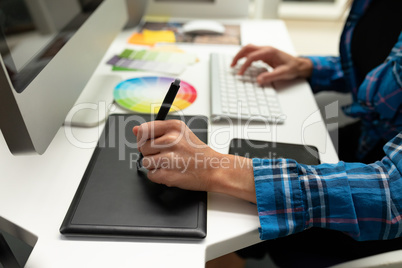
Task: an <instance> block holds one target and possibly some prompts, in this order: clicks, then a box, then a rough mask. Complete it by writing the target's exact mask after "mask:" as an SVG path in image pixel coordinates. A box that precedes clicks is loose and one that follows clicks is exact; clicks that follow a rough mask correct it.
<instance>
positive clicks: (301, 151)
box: [229, 139, 320, 165]
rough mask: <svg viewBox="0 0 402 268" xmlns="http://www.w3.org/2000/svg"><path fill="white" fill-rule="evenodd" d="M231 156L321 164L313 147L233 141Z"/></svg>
mask: <svg viewBox="0 0 402 268" xmlns="http://www.w3.org/2000/svg"><path fill="white" fill-rule="evenodd" d="M229 154H234V155H239V156H244V157H247V158H270V159H278V158H291V159H294V160H296V161H297V162H299V163H301V164H306V165H319V164H320V158H319V154H318V150H317V148H316V147H314V146H311V145H301V144H290V143H280V142H269V141H259V140H247V139H233V140H231V142H230V148H229Z"/></svg>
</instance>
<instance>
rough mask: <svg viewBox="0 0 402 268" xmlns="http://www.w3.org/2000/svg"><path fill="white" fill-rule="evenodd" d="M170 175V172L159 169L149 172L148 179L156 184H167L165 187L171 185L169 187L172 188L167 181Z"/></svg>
mask: <svg viewBox="0 0 402 268" xmlns="http://www.w3.org/2000/svg"><path fill="white" fill-rule="evenodd" d="M168 173H169V170H166V169H162V168H158V169H153V170H151V171H150V172H148V174H147V176H148V179H149V180H150V181H152V182H154V183H158V184H165V185H167V184H169V185H167V186H169V187H170V186H172V185H170V183H168V181H167V180H166V178H167V177H168V176H169V175H168Z"/></svg>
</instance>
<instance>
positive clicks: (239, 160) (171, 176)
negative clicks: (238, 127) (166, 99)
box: [133, 120, 256, 202]
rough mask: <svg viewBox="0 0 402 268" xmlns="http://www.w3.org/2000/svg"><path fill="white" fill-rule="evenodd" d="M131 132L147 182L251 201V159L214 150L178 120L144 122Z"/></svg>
mask: <svg viewBox="0 0 402 268" xmlns="http://www.w3.org/2000/svg"><path fill="white" fill-rule="evenodd" d="M133 132H134V134H135V135H136V136H137V142H138V150H139V151H140V152H141V153H142V154H143V155H144V158H143V160H142V164H143V166H144V167H145V168H147V169H148V170H149V172H148V178H149V179H150V180H151V181H153V182H155V183H161V184H165V185H167V186H174V187H179V188H182V189H187V190H195V191H211V192H220V193H226V194H229V195H232V196H235V197H238V198H242V199H245V200H248V201H251V202H255V200H256V197H255V187H254V176H253V167H252V162H251V159H247V158H243V157H237V156H233V155H224V154H220V153H218V152H216V151H214V150H213V149H211V148H210V147H209V146H208V145H206V144H205V143H203V142H202V141H200V140H199V139H198V138H197V136H196V135H195V134H194V133H193V132H192V131H191V130H190V129H189V128H188V127H187V126H186V124H185V123H183V122H182V121H179V120H166V121H152V122H148V123H144V124H142V125H140V126H136V127H134V129H133Z"/></svg>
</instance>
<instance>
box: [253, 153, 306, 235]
mask: <svg viewBox="0 0 402 268" xmlns="http://www.w3.org/2000/svg"><path fill="white" fill-rule="evenodd" d="M253 169H254V182H255V190H256V198H257V207H258V216H259V219H260V224H261V227H260V228H259V231H260V238H261V239H262V240H268V239H274V238H278V237H282V236H287V235H290V234H293V233H297V232H301V231H303V230H304V229H305V226H306V225H305V223H306V213H305V209H304V207H305V206H304V203H303V200H304V199H303V192H302V190H301V185H300V181H299V178H298V177H299V176H298V168H297V162H296V161H294V160H291V159H258V158H255V159H253Z"/></svg>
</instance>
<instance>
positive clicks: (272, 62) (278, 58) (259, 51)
mask: <svg viewBox="0 0 402 268" xmlns="http://www.w3.org/2000/svg"><path fill="white" fill-rule="evenodd" d="M241 58H246V61H245V62H244V63H243V65H242V66H241V68H240V70H239V72H238V74H239V75H243V74H244V72H245V71H246V70H247V68H248V67H249V66H250V65H251V64H252V63H253V62H254V61H258V60H261V61H264V62H265V63H267V64H268V65H269V66H271V67H272V68H273V70H272V71H270V72H268V71H267V72H263V73H261V74H260V75H259V76H258V77H257V82H258V83H259V84H260V85H264V84H268V83H271V82H274V81H279V80H291V79H295V78H308V77H310V76H311V74H312V71H313V63H312V62H311V60H310V59H307V58H301V57H294V56H292V55H290V54H287V53H285V52H283V51H281V50H279V49H276V48H274V47H270V46H255V45H251V44H250V45H247V46H245V47H243V48H242V49H241V50H240V51H239V52H238V53H237V54H236V56H235V57H234V58H233V61H232V64H231V66H232V67H234V66H235V65H236V64H237V62H238V61H239V60H240V59H241Z"/></svg>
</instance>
